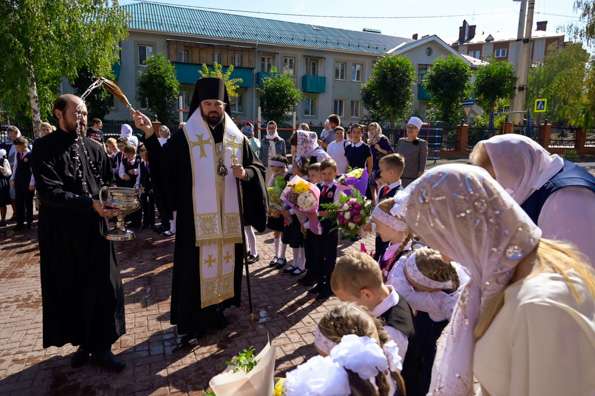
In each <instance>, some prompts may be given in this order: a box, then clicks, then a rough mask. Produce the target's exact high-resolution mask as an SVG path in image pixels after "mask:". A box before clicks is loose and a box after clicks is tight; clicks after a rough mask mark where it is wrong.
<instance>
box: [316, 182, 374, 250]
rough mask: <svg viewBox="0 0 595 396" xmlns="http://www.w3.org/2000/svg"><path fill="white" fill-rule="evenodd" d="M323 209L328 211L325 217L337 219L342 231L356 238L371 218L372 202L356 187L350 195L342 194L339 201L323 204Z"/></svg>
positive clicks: (347, 235) (332, 219) (349, 236)
mask: <svg viewBox="0 0 595 396" xmlns="http://www.w3.org/2000/svg"><path fill="white" fill-rule="evenodd" d="M321 209H322V210H325V211H326V216H325V217H324V218H325V219H328V220H331V221H336V222H337V226H338V227H339V230H341V233H342V234H343V235H345V236H346V237H348V238H352V239H354V238H356V237H357V236H358V235H359V233H360V230H361V229H362V228H363V227H364V225H366V224H367V223H368V220H369V219H370V215H371V213H372V202H371V201H370V200H368V199H366V198H365V197H364V196H363V195H362V194H361V193H360V192H359V190H357V189H354V190H353V191H352V192H351V195H350V196H348V195H341V197H340V198H339V202H337V203H329V204H322V205H321Z"/></svg>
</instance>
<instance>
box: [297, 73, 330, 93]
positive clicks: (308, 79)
mask: <svg viewBox="0 0 595 396" xmlns="http://www.w3.org/2000/svg"><path fill="white" fill-rule="evenodd" d="M325 88H326V77H324V76H314V75H312V74H304V76H303V77H302V91H304V92H306V93H317V94H318V93H323V92H324V91H325Z"/></svg>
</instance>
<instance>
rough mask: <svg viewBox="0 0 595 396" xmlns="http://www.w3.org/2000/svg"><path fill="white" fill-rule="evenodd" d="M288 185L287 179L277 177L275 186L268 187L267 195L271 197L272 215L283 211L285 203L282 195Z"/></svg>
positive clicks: (274, 181)
mask: <svg viewBox="0 0 595 396" xmlns="http://www.w3.org/2000/svg"><path fill="white" fill-rule="evenodd" d="M286 185H287V181H285V177H283V176H275V178H274V179H273V184H272V185H271V186H269V187H267V193H268V195H269V208H270V210H271V212H273V213H272V214H274V212H279V211H281V210H283V201H281V194H282V193H283V190H284V189H285V186H286Z"/></svg>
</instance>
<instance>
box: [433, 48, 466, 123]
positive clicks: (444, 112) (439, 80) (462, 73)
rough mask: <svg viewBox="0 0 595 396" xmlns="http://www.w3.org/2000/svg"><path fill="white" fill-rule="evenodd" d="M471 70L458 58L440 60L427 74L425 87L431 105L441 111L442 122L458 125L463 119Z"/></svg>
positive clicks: (449, 57) (451, 57)
mask: <svg viewBox="0 0 595 396" xmlns="http://www.w3.org/2000/svg"><path fill="white" fill-rule="evenodd" d="M470 77H471V68H470V67H469V65H467V63H465V61H463V60H462V59H461V58H459V57H456V56H452V55H450V56H448V57H446V58H442V59H438V60H437V61H436V62H435V63H434V64H433V65H432V67H431V68H430V70H429V72H428V73H427V74H426V77H425V81H424V85H425V87H426V89H427V90H428V91H429V92H430V95H431V99H430V104H432V105H433V106H435V107H436V108H437V109H438V110H439V116H440V119H441V120H442V121H445V122H447V123H448V124H450V125H454V124H456V123H457V122H458V121H459V120H460V119H461V117H462V113H463V107H462V105H461V102H462V101H463V100H465V93H466V90H467V85H468V83H469V78H470Z"/></svg>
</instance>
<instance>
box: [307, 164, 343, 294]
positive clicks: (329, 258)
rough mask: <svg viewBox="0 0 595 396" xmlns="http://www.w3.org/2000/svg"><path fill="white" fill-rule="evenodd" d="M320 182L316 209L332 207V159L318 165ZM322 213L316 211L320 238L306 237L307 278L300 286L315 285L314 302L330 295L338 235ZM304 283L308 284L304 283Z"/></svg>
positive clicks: (334, 193)
mask: <svg viewBox="0 0 595 396" xmlns="http://www.w3.org/2000/svg"><path fill="white" fill-rule="evenodd" d="M320 175H321V182H320V183H318V189H319V190H320V198H319V203H320V205H323V204H329V203H334V202H336V201H337V200H338V199H339V195H340V192H339V191H338V190H337V183H336V182H335V177H337V163H336V162H335V161H334V160H332V159H327V160H324V161H322V162H321V163H320ZM325 215H326V213H325V212H324V210H320V211H319V217H320V220H321V221H320V223H321V225H322V234H321V235H317V234H315V233H313V232H312V231H310V230H308V232H307V235H306V263H307V265H308V267H309V268H308V275H307V278H306V279H305V280H304V282H303V283H305V284H308V283H310V282H314V283H316V286H315V287H314V288H312V289H311V292H312V293H318V295H317V297H316V299H317V300H326V299H327V298H329V297H330V296H331V295H332V291H331V287H330V277H331V274H332V273H333V268H334V267H335V261H336V259H337V244H338V243H339V232H338V230H337V227H336V224H333V223H332V222H331V221H330V220H325V219H323V217H324V216H325ZM307 281H308V282H307Z"/></svg>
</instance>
